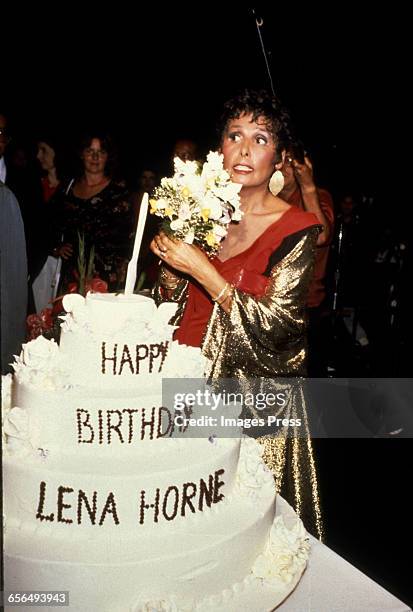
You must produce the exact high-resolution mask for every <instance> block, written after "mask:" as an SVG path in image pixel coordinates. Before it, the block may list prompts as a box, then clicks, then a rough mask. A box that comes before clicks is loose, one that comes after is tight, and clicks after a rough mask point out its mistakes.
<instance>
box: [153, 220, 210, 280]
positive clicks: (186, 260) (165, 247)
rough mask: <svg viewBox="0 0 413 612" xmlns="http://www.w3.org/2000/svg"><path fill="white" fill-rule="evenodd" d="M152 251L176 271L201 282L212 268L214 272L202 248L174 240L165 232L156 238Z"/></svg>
mask: <svg viewBox="0 0 413 612" xmlns="http://www.w3.org/2000/svg"><path fill="white" fill-rule="evenodd" d="M151 250H152V251H153V253H155V255H157V256H158V257H160V258H161V259H162V261H164V262H165V263H167V264H168V265H169V266H171V267H172V268H175V270H178V271H179V272H183V273H184V274H188V275H189V276H192V277H193V278H195V279H196V280H198V281H200V282H202V278H203V277H204V276H205V274H208V271H210V270H211V268H212V269H213V270H214V267H213V266H212V264H211V263H210V261H209V259H208V257H207V256H206V255H205V253H204V252H203V251H201V249H200V248H198V247H197V246H194V245H193V244H187V243H186V242H182V241H181V240H173V239H171V238H169V237H168V236H167V235H166V234H165V233H164V232H160V233H159V234H157V235H156V236H155V237H154V239H153V240H152V242H151Z"/></svg>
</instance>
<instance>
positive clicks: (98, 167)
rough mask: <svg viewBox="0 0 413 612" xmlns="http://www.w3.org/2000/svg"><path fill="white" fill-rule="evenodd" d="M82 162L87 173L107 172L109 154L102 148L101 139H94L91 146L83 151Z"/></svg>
mask: <svg viewBox="0 0 413 612" xmlns="http://www.w3.org/2000/svg"><path fill="white" fill-rule="evenodd" d="M82 160H83V165H84V167H85V172H89V173H91V174H102V173H103V172H104V171H105V166H106V162H107V161H108V153H107V151H105V149H103V148H102V143H101V141H100V140H99V138H93V139H92V142H91V143H90V146H89V147H87V148H86V149H83V151H82Z"/></svg>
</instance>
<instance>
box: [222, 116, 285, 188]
mask: <svg viewBox="0 0 413 612" xmlns="http://www.w3.org/2000/svg"><path fill="white" fill-rule="evenodd" d="M221 151H222V153H223V154H224V167H225V169H226V170H227V171H228V172H229V173H230V175H231V178H232V180H233V181H234V183H241V184H242V185H243V186H245V187H257V186H259V185H267V184H268V181H269V179H270V177H271V175H272V174H273V172H274V169H275V157H276V150H275V142H274V139H273V136H272V135H271V133H270V132H269V131H268V129H267V128H266V127H265V122H264V119H263V118H261V117H258V119H257V121H252V115H251V114H248V115H247V114H243V115H241V116H240V117H239V118H238V119H232V120H231V121H230V122H229V123H228V126H227V130H226V132H225V134H224V137H223V140H222V145H221Z"/></svg>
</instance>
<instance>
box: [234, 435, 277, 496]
mask: <svg viewBox="0 0 413 612" xmlns="http://www.w3.org/2000/svg"><path fill="white" fill-rule="evenodd" d="M262 451H263V449H262V446H261V445H260V444H258V443H257V442H256V441H255V440H253V439H252V438H248V437H247V436H246V437H245V438H244V439H243V441H242V444H241V452H240V460H239V466H238V473H237V483H236V486H237V489H238V492H239V494H240V495H242V496H243V497H250V498H252V499H253V500H254V499H258V498H259V497H260V496H262V495H266V494H267V493H266V490H265V485H266V484H268V483H269V482H270V481H271V479H272V478H271V472H270V470H269V469H268V468H267V466H266V465H265V463H264V462H263V460H262V458H261V456H262Z"/></svg>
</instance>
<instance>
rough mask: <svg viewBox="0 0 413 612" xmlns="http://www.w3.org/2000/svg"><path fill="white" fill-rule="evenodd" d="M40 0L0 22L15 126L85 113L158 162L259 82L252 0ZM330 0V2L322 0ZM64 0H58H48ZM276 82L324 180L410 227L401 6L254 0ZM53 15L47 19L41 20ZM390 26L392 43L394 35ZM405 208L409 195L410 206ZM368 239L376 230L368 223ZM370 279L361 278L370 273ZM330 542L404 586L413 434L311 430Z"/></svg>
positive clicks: (140, 158)
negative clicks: (260, 0)
mask: <svg viewBox="0 0 413 612" xmlns="http://www.w3.org/2000/svg"><path fill="white" fill-rule="evenodd" d="M88 6H89V11H88V13H86V9H85V6H83V7H81V8H80V7H77V8H76V7H75V6H73V5H71V4H66V5H59V7H58V8H59V12H58V13H52V12H51V9H45V8H43V7H42V6H40V5H38V6H37V7H35V12H34V13H32V12H31V11H30V10H29V9H27V10H26V9H24V21H23V16H21V18H20V19H16V18H14V19H11V18H8V17H5V19H4V22H3V25H2V54H1V56H2V60H1V73H2V77H1V96H0V111H2V112H5V113H6V114H7V115H8V116H9V118H10V121H11V129H12V132H13V134H14V136H15V138H17V139H18V138H22V139H29V140H30V139H34V138H35V137H36V136H37V135H38V134H39V133H41V132H42V131H44V130H47V131H55V132H56V133H58V134H60V135H61V138H62V139H63V140H65V141H67V142H68V143H72V142H74V141H75V139H76V137H77V136H78V134H80V133H81V132H82V131H83V130H85V129H88V128H90V127H95V126H97V127H104V128H105V129H109V130H110V131H112V133H113V134H114V135H115V137H116V139H117V141H118V143H119V147H120V151H121V154H122V160H123V163H124V167H125V170H126V171H127V172H128V173H129V174H131V173H134V172H135V171H136V172H138V171H139V170H140V169H141V168H143V167H147V166H149V167H154V168H156V169H158V170H159V171H160V172H161V173H162V172H167V170H168V164H169V159H170V155H171V150H172V147H173V143H174V140H175V139H176V138H178V137H183V136H186V137H190V138H193V139H195V140H196V141H197V142H198V143H199V145H200V147H201V151H202V152H207V151H208V150H209V149H210V148H214V147H215V146H216V139H215V120H216V117H217V114H218V112H219V109H220V107H221V105H222V102H223V101H224V100H225V99H226V98H227V97H228V96H229V95H231V94H232V93H234V92H235V91H236V90H238V89H240V88H242V87H246V86H249V87H250V86H252V87H268V86H269V79H268V75H267V72H266V68H265V63H264V58H263V54H262V50H261V47H260V42H259V38H258V34H257V28H256V24H255V20H254V18H253V16H252V13H251V10H250V9H249V8H247V7H242V5H241V4H235V3H225V4H224V3H217V4H206V3H196V5H195V4H191V5H189V6H185V7H181V8H173V9H172V8H170V7H166V8H165V7H163V6H162V5H161V4H160V3H159V4H158V3H155V4H154V6H153V8H149V7H146V8H142V7H141V6H138V5H137V6H135V7H133V8H125V6H121V5H119V6H117V5H116V4H115V5H113V4H112V5H108V8H107V9H106V8H104V5H103V4H101V5H97V6H96V7H92V6H91V5H88ZM331 6H333V5H331ZM55 9H56V10H57V6H55ZM256 10H257V15H259V16H262V17H263V19H264V24H263V26H262V28H261V33H262V36H263V38H264V43H265V46H266V49H267V52H268V57H269V63H270V68H271V73H272V77H273V82H274V87H275V91H276V93H277V94H278V95H279V97H280V98H281V99H282V100H283V101H284V103H285V104H286V105H287V106H288V107H289V108H290V110H291V112H292V114H293V117H294V118H295V122H296V124H297V126H298V129H299V132H300V134H301V136H302V139H303V141H304V142H305V145H306V147H307V149H308V150H309V152H310V153H311V156H312V158H313V160H314V162H315V168H316V176H317V178H318V182H319V183H320V184H322V185H325V186H327V187H328V188H329V189H330V190H331V191H332V193H333V195H335V194H338V193H340V192H341V191H345V190H349V191H351V190H353V191H354V192H356V193H357V194H358V195H361V196H364V197H366V198H372V200H373V203H374V206H375V207H376V209H377V214H380V215H385V216H386V215H387V217H386V218H388V220H389V223H394V222H395V220H396V223H398V224H399V226H400V231H402V232H403V231H406V232H408V231H409V228H410V227H411V226H410V224H409V223H408V221H407V212H408V207H406V204H405V199H404V198H400V197H399V196H396V191H397V187H398V186H400V185H399V183H400V181H399V178H400V175H399V174H397V169H398V168H399V167H400V166H399V161H398V160H399V157H400V152H399V149H398V145H397V144H396V139H397V137H400V136H402V139H403V134H404V131H403V130H404V125H403V119H402V117H403V113H402V106H403V100H404V95H403V91H402V86H401V83H402V81H399V80H398V79H399V77H398V73H397V70H396V68H397V66H399V64H400V61H401V58H402V57H403V51H402V50H400V41H401V39H402V34H401V32H400V25H401V24H402V22H403V19H404V18H403V16H402V15H399V14H397V19H398V24H397V27H396V26H395V25H394V23H393V22H392V21H393V18H394V14H395V12H396V9H394V10H391V7H388V6H387V7H386V6H385V7H384V8H383V9H378V8H377V4H376V5H375V7H374V11H371V12H370V14H368V15H367V16H364V15H361V14H360V11H359V8H358V7H351V6H350V5H348V4H347V3H346V4H338V5H336V4H335V5H334V11H333V9H332V8H330V9H325V10H324V12H323V13H322V14H321V15H316V14H315V13H314V12H312V10H313V9H312V7H311V10H309V9H306V10H304V9H303V8H302V7H300V6H298V5H297V6H291V7H290V11H289V12H288V13H286V12H285V11H284V9H282V8H281V7H280V6H274V7H273V8H272V9H269V8H268V6H267V4H263V5H262V7H259V6H257V7H256ZM48 19H49V20H50V19H51V21H47V20H48ZM395 36H396V40H393V41H392V42H391V44H390V42H389V41H390V40H391V39H392V38H394V37H395ZM406 208H407V210H406ZM366 240H369V236H366ZM366 282H368V279H366ZM315 448H316V454H317V458H318V461H319V464H320V483H321V493H322V498H323V505H324V510H325V523H326V533H327V537H326V543H327V545H329V546H331V547H332V548H333V549H334V550H336V551H337V552H338V553H339V554H340V555H342V556H343V557H345V558H346V559H347V560H349V561H350V562H351V563H353V564H354V565H356V566H357V567H359V568H360V569H361V570H362V571H364V572H365V573H367V574H368V575H369V576H371V577H372V578H373V579H375V580H377V581H378V582H379V583H380V584H382V585H383V586H384V587H385V588H387V589H388V590H390V591H391V592H392V593H394V594H395V595H397V596H398V597H400V598H401V599H403V600H404V601H406V602H410V601H413V596H412V592H411V585H410V582H411V576H410V574H411V568H410V567H409V566H408V561H404V560H402V556H403V557H404V556H405V555H406V554H407V555H409V552H410V550H411V546H412V544H413V541H412V535H411V532H412V526H411V525H412V516H411V511H410V502H409V501H408V490H409V488H410V486H411V471H410V452H411V442H410V440H407V439H404V440H317V441H316V442H315Z"/></svg>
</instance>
